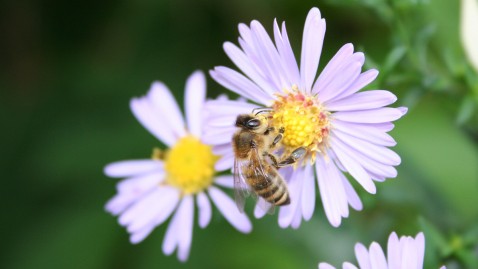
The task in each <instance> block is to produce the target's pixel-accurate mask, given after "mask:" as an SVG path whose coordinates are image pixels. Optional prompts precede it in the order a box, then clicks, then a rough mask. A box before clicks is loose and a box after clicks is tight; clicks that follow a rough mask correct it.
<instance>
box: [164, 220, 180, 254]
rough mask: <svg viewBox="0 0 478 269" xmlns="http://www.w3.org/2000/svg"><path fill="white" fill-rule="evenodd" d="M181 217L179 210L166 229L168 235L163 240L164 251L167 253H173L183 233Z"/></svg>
mask: <svg viewBox="0 0 478 269" xmlns="http://www.w3.org/2000/svg"><path fill="white" fill-rule="evenodd" d="M181 232H182V231H181V217H180V214H179V213H178V211H176V213H175V214H174V216H173V218H172V220H171V221H170V222H169V225H168V228H167V230H166V235H165V236H164V240H163V246H162V248H163V252H164V254H166V255H171V254H172V253H173V251H174V249H176V246H178V244H179V236H180V233H181Z"/></svg>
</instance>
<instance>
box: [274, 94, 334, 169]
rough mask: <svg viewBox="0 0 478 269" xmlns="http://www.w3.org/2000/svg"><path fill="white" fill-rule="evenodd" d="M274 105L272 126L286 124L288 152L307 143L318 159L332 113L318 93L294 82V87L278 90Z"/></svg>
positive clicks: (285, 141)
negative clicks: (306, 91)
mask: <svg viewBox="0 0 478 269" xmlns="http://www.w3.org/2000/svg"><path fill="white" fill-rule="evenodd" d="M272 109H273V111H272V112H271V113H272V123H271V124H272V126H276V127H279V128H280V127H283V128H284V138H283V139H282V145H283V146H284V154H289V153H290V152H292V151H293V150H295V149H297V148H299V147H303V148H305V149H307V154H308V155H309V156H310V157H311V161H312V162H314V161H315V155H316V153H317V152H324V150H323V149H324V147H325V146H326V142H327V137H328V135H329V129H330V121H329V114H330V113H329V112H327V111H325V109H324V108H323V106H322V105H321V104H320V103H319V101H318V100H317V98H316V96H311V95H307V94H304V93H303V92H301V91H299V90H298V88H297V86H296V85H294V86H292V91H289V90H284V93H282V94H277V99H276V100H275V101H274V103H273V105H272Z"/></svg>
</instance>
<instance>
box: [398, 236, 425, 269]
mask: <svg viewBox="0 0 478 269" xmlns="http://www.w3.org/2000/svg"><path fill="white" fill-rule="evenodd" d="M404 241H405V245H404V247H403V250H402V267H403V268H411V269H417V267H416V266H417V255H418V253H417V249H416V248H415V242H414V239H413V238H412V237H411V236H407V237H405V239H404ZM420 255H423V253H420Z"/></svg>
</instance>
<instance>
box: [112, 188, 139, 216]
mask: <svg viewBox="0 0 478 269" xmlns="http://www.w3.org/2000/svg"><path fill="white" fill-rule="evenodd" d="M136 199H137V196H136V195H134V194H131V193H118V194H116V195H115V196H113V198H111V199H110V200H108V202H107V203H106V205H105V210H106V211H108V212H110V213H111V214H113V215H115V216H116V215H118V214H119V213H121V212H123V211H124V210H125V209H126V208H128V206H129V205H131V203H133V202H134V201H135V200H136Z"/></svg>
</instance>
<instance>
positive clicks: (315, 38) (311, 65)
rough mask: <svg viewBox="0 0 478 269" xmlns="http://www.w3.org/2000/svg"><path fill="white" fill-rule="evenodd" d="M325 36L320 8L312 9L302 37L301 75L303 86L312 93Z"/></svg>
mask: <svg viewBox="0 0 478 269" xmlns="http://www.w3.org/2000/svg"><path fill="white" fill-rule="evenodd" d="M324 35H325V20H324V19H322V18H321V15H320V11H319V9H318V8H315V7H314V8H312V9H311V10H310V11H309V14H307V18H306V20H305V25H304V33H303V37H302V52H301V59H300V73H301V81H302V86H303V87H305V88H304V90H305V91H306V92H310V91H311V88H312V83H313V82H314V80H315V76H316V74H317V67H318V66H319V60H320V54H321V53H322V45H323V43H324Z"/></svg>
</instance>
